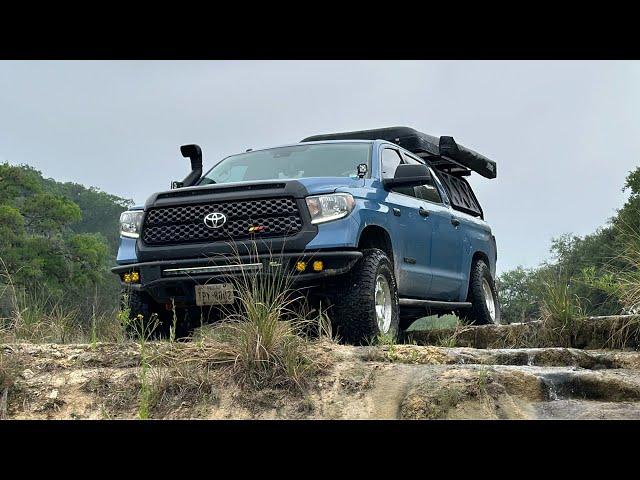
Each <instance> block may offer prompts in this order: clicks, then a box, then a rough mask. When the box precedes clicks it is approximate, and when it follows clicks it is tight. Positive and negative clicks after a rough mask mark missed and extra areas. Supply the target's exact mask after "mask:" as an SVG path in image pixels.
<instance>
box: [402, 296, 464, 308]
mask: <svg viewBox="0 0 640 480" xmlns="http://www.w3.org/2000/svg"><path fill="white" fill-rule="evenodd" d="M399 303H400V306H401V307H423V308H437V309H443V310H444V309H452V310H456V309H458V308H471V302H441V301H438V300H416V299H413V298H401V299H399Z"/></svg>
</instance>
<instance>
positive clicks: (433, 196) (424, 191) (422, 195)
mask: <svg viewBox="0 0 640 480" xmlns="http://www.w3.org/2000/svg"><path fill="white" fill-rule="evenodd" d="M403 158H404V161H405V163H413V164H418V163H422V164H424V162H423V161H420V160H417V159H415V158H413V157H411V156H409V155H406V154H404V155H403ZM429 171H430V172H431V177H432V178H431V180H430V181H429V183H426V184H424V185H418V186H417V187H414V190H415V196H416V197H417V198H419V199H421V200H426V201H428V202H433V203H442V198H441V197H440V192H438V187H436V185H435V183H434V180H433V170H431V169H429Z"/></svg>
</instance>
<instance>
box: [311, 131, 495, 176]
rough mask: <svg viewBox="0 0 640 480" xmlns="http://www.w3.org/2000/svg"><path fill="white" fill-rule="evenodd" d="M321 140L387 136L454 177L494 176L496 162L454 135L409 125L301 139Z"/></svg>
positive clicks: (390, 140) (374, 138)
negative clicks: (465, 145) (419, 130)
mask: <svg viewBox="0 0 640 480" xmlns="http://www.w3.org/2000/svg"><path fill="white" fill-rule="evenodd" d="M322 140H386V141H388V142H392V143H395V144H396V145H399V146H401V147H402V148H404V149H406V150H409V151H410V152H412V153H414V154H416V155H418V156H420V157H426V158H428V160H429V164H430V165H431V166H432V167H433V168H436V169H438V170H441V171H443V172H446V173H449V174H450V175H453V176H456V177H462V176H466V175H469V174H470V173H471V171H474V172H476V173H478V174H480V175H482V176H483V177H485V178H496V173H497V166H496V162H494V161H492V160H489V159H488V158H487V157H485V156H483V155H480V154H479V153H477V152H474V151H473V150H471V149H469V148H466V147H463V146H462V145H459V144H457V143H456V141H455V140H454V139H453V137H444V136H443V137H439V138H438V137H434V136H433V135H427V134H426V133H422V132H418V131H417V130H415V129H413V128H409V127H388V128H376V129H373V130H359V131H355V132H342V133H330V134H326V135H314V136H312V137H307V138H305V139H303V140H302V142H318V141H322Z"/></svg>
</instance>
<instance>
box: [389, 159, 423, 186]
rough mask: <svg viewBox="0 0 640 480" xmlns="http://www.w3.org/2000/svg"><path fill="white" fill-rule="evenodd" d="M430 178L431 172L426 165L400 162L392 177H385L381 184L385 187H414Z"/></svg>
mask: <svg viewBox="0 0 640 480" xmlns="http://www.w3.org/2000/svg"><path fill="white" fill-rule="evenodd" d="M430 180H431V172H429V168H428V167H427V166H426V165H422V164H401V165H398V167H397V168H396V173H395V175H394V177H393V178H385V179H384V180H382V185H383V186H384V187H385V188H387V189H390V188H393V187H416V186H418V185H424V184H425V183H429V181H430Z"/></svg>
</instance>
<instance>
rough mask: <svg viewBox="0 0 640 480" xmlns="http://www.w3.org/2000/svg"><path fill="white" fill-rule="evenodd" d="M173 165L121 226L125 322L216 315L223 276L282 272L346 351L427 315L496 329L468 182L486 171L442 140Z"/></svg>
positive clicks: (330, 140) (352, 143)
mask: <svg viewBox="0 0 640 480" xmlns="http://www.w3.org/2000/svg"><path fill="white" fill-rule="evenodd" d="M181 152H182V155H183V156H184V157H188V158H190V160H191V168H192V171H191V172H190V173H189V175H188V176H187V177H186V178H185V179H184V180H183V181H182V182H173V183H172V185H171V187H172V188H171V189H170V190H168V191H164V192H159V193H155V194H153V195H151V197H149V199H148V200H147V201H146V203H145V205H144V206H140V207H134V208H132V209H130V210H128V211H126V212H124V213H123V214H122V216H121V218H120V224H121V229H120V230H121V231H120V235H121V236H120V248H119V251H118V257H117V264H118V265H117V266H116V267H115V268H113V272H114V273H116V274H117V275H119V277H120V281H121V283H122V287H123V289H124V290H126V291H127V292H128V294H127V298H128V300H129V305H130V313H131V315H135V316H138V315H142V316H143V317H144V318H148V317H149V316H151V315H152V314H153V313H155V314H156V315H157V318H159V319H160V320H161V322H163V324H166V323H167V322H169V321H170V318H173V317H172V315H173V311H175V309H176V308H177V309H181V311H183V312H189V311H191V310H193V309H200V311H202V309H203V308H204V307H208V308H209V310H210V311H211V310H215V309H216V308H217V307H216V306H223V305H227V304H229V303H232V302H233V301H234V292H233V289H234V286H233V283H232V282H228V281H227V279H228V278H229V275H234V274H238V273H243V274H246V273H250V274H251V275H254V274H255V275H261V274H267V272H268V271H270V270H269V267H270V266H271V265H281V266H283V267H284V268H285V270H287V271H290V272H292V275H293V278H294V279H295V282H296V284H301V285H304V286H305V291H306V292H307V294H308V295H309V296H310V297H313V298H316V299H321V300H322V301H323V305H326V306H327V307H328V312H329V317H330V318H331V320H332V322H333V323H334V326H335V327H336V329H337V332H338V334H339V336H340V337H341V338H342V339H343V340H345V341H346V342H349V343H356V344H358V343H363V342H366V341H368V340H369V339H371V338H372V337H375V336H377V335H379V334H387V335H398V334H399V333H400V332H401V331H402V330H403V329H404V328H406V327H407V326H409V325H410V324H411V322H412V321H414V320H415V319H417V318H420V317H423V316H425V315H429V314H431V315H432V314H444V313H450V312H453V313H456V314H457V315H459V316H460V317H461V318H462V319H464V320H465V321H467V322H475V323H477V324H486V323H500V308H499V304H498V298H497V294H496V287H495V282H494V278H495V272H496V258H497V251H496V242H495V237H494V236H493V235H492V233H491V228H490V227H489V225H488V224H487V223H486V222H485V220H484V213H483V211H482V208H481V206H480V203H479V202H478V200H477V198H476V196H475V194H474V193H473V191H472V189H471V187H470V186H469V183H468V182H467V181H466V179H465V177H466V176H468V175H470V174H471V172H476V173H478V174H480V175H482V176H484V177H486V178H495V177H496V164H495V162H493V161H491V160H489V159H488V158H486V157H484V156H482V155H480V154H478V153H476V152H474V151H473V150H470V149H468V148H465V147H463V146H462V145H459V144H457V143H456V142H455V140H454V139H453V138H452V137H444V136H443V137H434V136H431V135H426V134H424V133H421V132H418V131H416V130H414V129H412V128H408V127H391V128H381V129H375V130H362V131H356V132H344V133H334V134H327V135H316V136H313V137H308V138H305V139H304V140H302V141H301V142H299V143H295V144H292V145H284V146H279V147H274V148H266V149H257V150H247V151H246V152H244V153H239V154H236V155H231V156H229V157H227V158H224V159H222V160H221V161H219V162H217V163H216V164H215V165H214V166H213V167H212V168H211V169H210V170H208V171H207V172H206V173H204V174H203V168H202V152H201V150H200V148H199V147H198V146H197V145H184V146H182V147H181ZM251 249H257V253H258V254H259V253H260V252H262V253H264V257H263V258H260V257H259V255H258V257H256V255H254V254H252V253H251ZM267 252H268V255H267ZM187 317H188V315H185V318H187ZM185 321H186V320H185Z"/></svg>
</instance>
